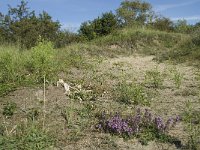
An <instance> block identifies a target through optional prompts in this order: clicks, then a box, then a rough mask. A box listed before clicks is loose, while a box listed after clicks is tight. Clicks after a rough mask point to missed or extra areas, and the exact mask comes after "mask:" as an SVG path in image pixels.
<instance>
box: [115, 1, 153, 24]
mask: <svg viewBox="0 0 200 150" xmlns="http://www.w3.org/2000/svg"><path fill="white" fill-rule="evenodd" d="M116 12H117V16H118V18H119V20H120V22H121V24H123V25H131V24H134V23H139V24H145V23H146V22H148V21H150V20H151V17H152V14H153V11H152V6H151V4H150V3H147V2H142V1H140V0H126V1H123V2H122V3H121V5H120V7H119V8H118V9H117V10H116Z"/></svg>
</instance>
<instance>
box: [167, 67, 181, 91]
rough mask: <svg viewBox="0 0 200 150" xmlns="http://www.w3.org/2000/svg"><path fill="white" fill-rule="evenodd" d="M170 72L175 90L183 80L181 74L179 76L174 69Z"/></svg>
mask: <svg viewBox="0 0 200 150" xmlns="http://www.w3.org/2000/svg"><path fill="white" fill-rule="evenodd" d="M170 72H171V73H172V80H173V81H174V84H175V86H176V88H178V89H179V88H180V87H181V83H182V80H183V74H181V73H180V72H179V71H178V70H177V69H176V68H174V69H172V70H170Z"/></svg>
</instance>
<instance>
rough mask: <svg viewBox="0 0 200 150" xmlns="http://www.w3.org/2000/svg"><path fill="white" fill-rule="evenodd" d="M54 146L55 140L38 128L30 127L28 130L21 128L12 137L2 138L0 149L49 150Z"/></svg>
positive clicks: (0, 138) (0, 139)
mask: <svg viewBox="0 0 200 150" xmlns="http://www.w3.org/2000/svg"><path fill="white" fill-rule="evenodd" d="M54 144H55V140H54V138H53V137H52V136H51V135H49V134H48V133H47V132H44V131H43V130H41V129H40V128H38V127H36V126H29V127H28V128H27V127H26V128H25V127H22V126H21V127H18V128H17V131H16V134H14V135H12V136H0V147H1V148H3V149H6V150H12V149H25V150H28V149H35V150H40V149H48V148H49V147H50V146H54Z"/></svg>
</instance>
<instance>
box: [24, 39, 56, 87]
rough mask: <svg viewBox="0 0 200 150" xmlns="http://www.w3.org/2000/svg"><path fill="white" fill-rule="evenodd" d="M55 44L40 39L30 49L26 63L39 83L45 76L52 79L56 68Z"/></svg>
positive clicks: (27, 68)
mask: <svg viewBox="0 0 200 150" xmlns="http://www.w3.org/2000/svg"><path fill="white" fill-rule="evenodd" d="M54 53H55V51H54V49H53V44H52V43H51V42H48V41H44V40H42V41H40V42H38V44H37V45H36V46H35V47H33V48H32V49H31V51H30V55H29V56H28V57H27V60H26V61H27V62H26V64H25V67H26V70H28V71H29V73H30V74H31V75H33V76H34V78H35V80H36V81H37V83H41V82H43V77H44V76H46V79H47V80H52V79H51V78H52V77H53V76H54V73H55V72H54V71H55V69H56V67H55V63H54V56H55V55H54Z"/></svg>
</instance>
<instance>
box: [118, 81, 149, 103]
mask: <svg viewBox="0 0 200 150" xmlns="http://www.w3.org/2000/svg"><path fill="white" fill-rule="evenodd" d="M114 95H115V97H116V99H117V101H119V102H122V103H125V104H134V105H140V104H141V105H149V101H148V99H147V94H146V92H145V90H144V88H143V87H142V86H141V85H139V84H136V83H131V84H127V83H125V82H122V83H119V85H118V86H117V88H116V89H115V90H114Z"/></svg>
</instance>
